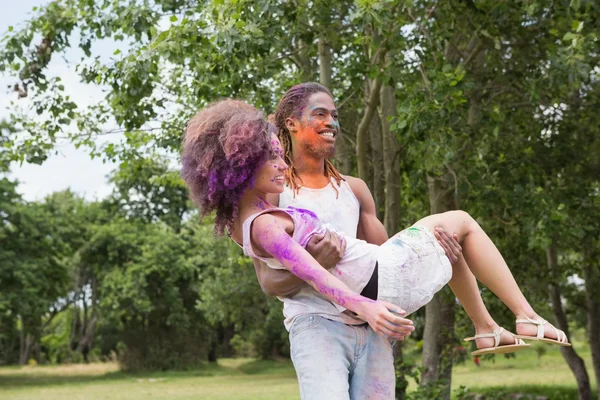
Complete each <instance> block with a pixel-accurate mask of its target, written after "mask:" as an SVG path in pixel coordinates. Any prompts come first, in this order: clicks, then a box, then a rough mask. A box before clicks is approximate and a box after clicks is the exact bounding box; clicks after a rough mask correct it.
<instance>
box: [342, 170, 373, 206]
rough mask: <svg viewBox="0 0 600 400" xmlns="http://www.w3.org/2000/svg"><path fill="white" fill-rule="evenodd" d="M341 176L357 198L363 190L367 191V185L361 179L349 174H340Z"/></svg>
mask: <svg viewBox="0 0 600 400" xmlns="http://www.w3.org/2000/svg"><path fill="white" fill-rule="evenodd" d="M342 178H344V180H345V181H346V182H347V183H348V186H350V189H352V192H353V193H354V195H355V196H356V197H357V198H358V199H359V200H360V196H361V195H362V194H363V193H364V192H365V190H366V191H367V192H369V187H368V186H367V184H366V183H365V181H363V180H362V179H360V178H357V177H355V176H350V175H342Z"/></svg>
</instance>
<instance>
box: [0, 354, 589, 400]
mask: <svg viewBox="0 0 600 400" xmlns="http://www.w3.org/2000/svg"><path fill="white" fill-rule="evenodd" d="M578 351H579V353H580V354H581V355H582V356H583V357H584V359H585V360H586V364H587V365H588V371H589V372H590V373H592V371H591V369H590V368H591V360H590V354H589V350H588V349H587V348H585V347H582V348H578ZM592 375H593V373H592ZM590 378H591V379H592V380H594V379H593V376H590ZM461 385H465V386H467V387H469V388H470V389H471V390H472V391H474V392H489V391H490V390H493V391H495V392H498V391H499V390H501V388H500V387H506V389H507V390H508V391H509V392H513V393H514V392H521V393H525V392H537V393H539V394H544V393H546V395H548V393H550V394H552V393H559V392H561V393H567V394H566V395H565V396H567V397H561V398H565V399H568V398H570V396H572V395H573V394H574V393H576V392H575V379H574V378H573V375H572V374H571V372H570V371H569V369H568V367H567V365H566V363H565V362H564V360H563V358H562V357H561V355H560V353H559V351H558V349H557V348H556V347H548V352H547V353H546V354H545V355H544V356H543V357H542V358H541V359H539V360H538V358H537V355H536V353H535V351H533V350H531V351H524V352H522V353H518V355H517V357H516V358H510V359H507V358H504V357H502V356H499V357H496V358H495V359H494V360H482V363H481V367H477V366H475V364H474V363H473V362H472V360H471V359H468V361H467V362H466V363H465V364H461V365H458V366H456V367H455V369H454V374H453V384H452V386H453V388H454V389H457V388H458V387H459V386H461ZM415 387H416V385H415V384H414V383H413V384H411V387H410V388H411V389H413V388H415ZM490 388H494V389H490ZM0 398H2V399H3V400H17V399H19V400H25V399H28V400H29V399H44V400H63V399H70V400H71V399H72V400H78V399H81V400H84V399H85V400H102V399H111V400H112V399H127V400H137V399H156V400H162V399H164V400H167V399H169V400H184V399H241V400H244V399H261V400H262V399H264V400H268V399H273V400H275V399H277V400H280V399H290V400H291V399H299V395H298V386H297V383H296V377H295V374H294V369H293V367H292V365H291V363H290V362H288V361H277V362H275V361H254V360H251V359H223V360H220V361H219V363H218V365H217V366H206V367H204V368H199V369H197V370H194V371H181V372H162V373H159V372H157V373H145V374H125V373H122V372H119V371H118V367H117V365H116V364H91V365H65V366H37V367H23V368H19V367H3V368H0ZM551 398H555V397H551Z"/></svg>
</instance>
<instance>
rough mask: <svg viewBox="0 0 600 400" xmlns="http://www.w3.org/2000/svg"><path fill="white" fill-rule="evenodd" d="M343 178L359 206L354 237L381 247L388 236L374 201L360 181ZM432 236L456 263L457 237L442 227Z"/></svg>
mask: <svg viewBox="0 0 600 400" xmlns="http://www.w3.org/2000/svg"><path fill="white" fill-rule="evenodd" d="M344 178H345V179H346V181H347V182H348V184H349V185H350V187H351V188H352V191H353V192H354V195H355V196H356V198H357V199H358V203H359V204H360V219H359V221H358V231H357V233H356V237H358V238H359V239H362V240H365V241H367V242H369V243H372V244H376V245H378V246H381V245H382V244H383V243H384V242H385V241H387V240H388V239H389V236H388V234H387V232H386V230H385V227H384V226H383V224H382V223H381V221H379V220H378V219H377V213H376V208H375V200H373V196H372V195H371V191H370V190H369V187H368V186H367V184H366V183H365V182H364V181H363V180H362V179H359V178H354V177H352V176H344ZM434 234H435V237H436V238H437V240H438V242H439V243H440V245H441V246H442V248H443V249H444V251H445V252H446V255H447V256H448V258H449V259H450V262H451V263H452V264H454V263H456V262H457V261H458V260H459V259H460V256H461V255H462V247H461V246H460V244H459V243H458V235H457V234H453V235H452V236H449V235H447V234H446V232H445V231H444V229H443V228H442V227H437V228H436V230H435V232H434Z"/></svg>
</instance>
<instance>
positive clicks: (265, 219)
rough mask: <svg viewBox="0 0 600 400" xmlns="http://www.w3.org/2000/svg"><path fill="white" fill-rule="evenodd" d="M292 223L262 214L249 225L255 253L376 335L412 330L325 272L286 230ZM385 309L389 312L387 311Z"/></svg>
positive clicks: (382, 306) (383, 308) (275, 216)
mask: <svg viewBox="0 0 600 400" xmlns="http://www.w3.org/2000/svg"><path fill="white" fill-rule="evenodd" d="M291 229H293V222H291V221H287V220H286V219H283V218H282V217H278V216H277V215H274V214H263V215H261V216H259V217H257V218H256V219H255V220H254V222H253V224H252V230H251V235H252V238H251V239H252V243H253V246H254V250H255V251H256V252H257V253H259V254H269V255H271V256H273V257H274V258H276V259H277V260H278V261H279V262H280V263H281V264H282V265H283V267H284V268H286V269H287V270H289V271H290V272H292V273H293V274H294V275H296V276H298V277H299V278H300V279H302V280H304V281H305V282H307V283H308V284H309V285H311V286H312V287H313V288H314V289H315V290H316V291H318V292H319V293H321V294H323V295H324V296H326V297H327V298H329V299H330V300H331V301H334V302H335V303H337V304H339V305H341V306H343V307H346V308H347V309H349V310H351V311H354V312H355V313H356V314H358V315H359V316H361V317H362V318H363V319H365V321H367V322H368V323H369V325H370V326H371V327H372V328H373V330H374V331H375V332H376V333H378V334H384V335H386V336H390V337H395V336H398V335H406V333H408V332H410V331H412V327H411V326H410V325H412V321H409V320H407V319H404V318H401V317H398V316H396V315H394V314H392V313H391V312H390V310H392V311H395V312H396V313H397V314H403V311H402V310H399V309H398V307H396V306H394V305H392V304H389V303H387V304H384V303H383V302H378V301H374V300H371V299H368V298H366V297H363V296H360V295H359V294H356V293H354V292H352V291H351V290H350V289H349V288H348V287H347V286H346V285H345V284H344V283H343V282H342V281H340V280H339V279H337V278H336V277H335V276H333V275H332V274H330V273H329V272H327V271H326V270H325V269H324V268H323V267H321V266H320V265H319V264H318V263H317V262H316V260H315V259H314V258H313V257H312V256H311V255H310V254H309V253H308V252H307V251H306V250H304V248H303V247H302V246H300V245H299V244H298V243H296V242H295V241H294V240H293V239H292V238H291V237H290V235H289V233H288V232H286V230H287V231H291ZM388 308H389V310H388Z"/></svg>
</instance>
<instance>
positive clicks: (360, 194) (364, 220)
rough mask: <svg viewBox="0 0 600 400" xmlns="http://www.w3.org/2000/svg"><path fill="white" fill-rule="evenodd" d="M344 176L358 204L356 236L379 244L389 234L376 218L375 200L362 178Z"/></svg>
mask: <svg viewBox="0 0 600 400" xmlns="http://www.w3.org/2000/svg"><path fill="white" fill-rule="evenodd" d="M344 178H345V179H346V182H348V184H349V185H350V188H352V191H353V192H354V195H355V196H356V199H357V200H358V203H359V204H360V217H359V220H358V231H357V232H356V237H357V238H358V239H362V240H365V241H367V242H368V243H371V244H376V245H378V246H381V245H382V244H383V243H385V242H386V241H387V240H388V239H389V236H388V233H387V232H386V230H385V227H384V226H383V224H382V223H381V221H380V220H379V219H377V212H376V208H375V200H373V195H371V191H370V190H369V188H368V187H367V184H366V183H365V182H364V181H363V180H362V179H359V178H355V177H353V176H344Z"/></svg>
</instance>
